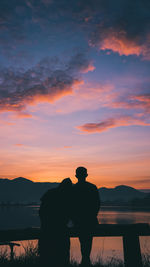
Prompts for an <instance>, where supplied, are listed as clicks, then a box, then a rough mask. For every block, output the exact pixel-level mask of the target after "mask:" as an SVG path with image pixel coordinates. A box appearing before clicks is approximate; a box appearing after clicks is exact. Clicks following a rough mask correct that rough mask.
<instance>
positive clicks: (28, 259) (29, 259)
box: [0, 243, 150, 267]
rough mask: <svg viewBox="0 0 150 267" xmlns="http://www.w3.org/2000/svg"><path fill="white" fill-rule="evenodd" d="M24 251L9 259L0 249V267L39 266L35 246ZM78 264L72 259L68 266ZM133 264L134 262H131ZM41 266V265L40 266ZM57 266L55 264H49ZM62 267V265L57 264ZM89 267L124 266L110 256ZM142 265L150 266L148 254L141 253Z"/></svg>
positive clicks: (30, 246)
mask: <svg viewBox="0 0 150 267" xmlns="http://www.w3.org/2000/svg"><path fill="white" fill-rule="evenodd" d="M24 250H25V253H22V254H21V255H20V256H18V257H14V260H12V261H11V260H10V251H9V250H8V249H5V250H3V251H2V250H0V266H1V267H40V263H39V255H38V248H37V246H33V244H32V243H31V244H30V243H29V244H28V246H26V247H24ZM78 266H80V265H79V264H78V263H76V262H75V261H74V260H71V263H70V265H69V266H68V267H78ZM133 266H134V263H133ZM42 267H43V266H42ZM51 267H57V266H51ZM59 267H64V266H59ZM91 267H124V264H123V262H122V261H121V260H119V259H117V258H115V257H112V258H110V259H108V261H107V262H103V261H102V260H101V259H97V260H96V262H94V263H93V264H92V265H91ZM143 267H150V255H149V254H144V255H143Z"/></svg>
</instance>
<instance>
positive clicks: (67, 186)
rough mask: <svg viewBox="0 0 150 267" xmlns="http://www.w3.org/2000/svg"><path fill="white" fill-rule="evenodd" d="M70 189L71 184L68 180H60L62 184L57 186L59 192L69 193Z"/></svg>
mask: <svg viewBox="0 0 150 267" xmlns="http://www.w3.org/2000/svg"><path fill="white" fill-rule="evenodd" d="M71 188H72V182H71V180H70V178H65V179H64V180H62V182H61V183H60V184H59V189H60V190H61V191H66V192H67V191H69V190H70V189H71Z"/></svg>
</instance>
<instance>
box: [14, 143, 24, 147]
mask: <svg viewBox="0 0 150 267" xmlns="http://www.w3.org/2000/svg"><path fill="white" fill-rule="evenodd" d="M15 146H18V147H22V146H24V145H23V144H15Z"/></svg>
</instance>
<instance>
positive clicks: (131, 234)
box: [0, 224, 150, 267]
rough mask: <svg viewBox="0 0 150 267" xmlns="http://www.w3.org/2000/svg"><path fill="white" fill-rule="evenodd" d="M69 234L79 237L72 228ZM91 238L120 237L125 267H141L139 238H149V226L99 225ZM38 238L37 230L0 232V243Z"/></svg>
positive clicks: (38, 231)
mask: <svg viewBox="0 0 150 267" xmlns="http://www.w3.org/2000/svg"><path fill="white" fill-rule="evenodd" d="M69 234H70V237H71V238H73V237H78V236H79V233H78V230H77V229H76V228H74V227H72V228H69ZM93 236H95V237H104V236H105V237H119V236H120V237H122V238H123V250H124V263H125V267H142V266H143V265H142V257H141V249H140V242H139V236H150V226H149V224H118V225H117V224H99V225H98V226H97V227H96V228H95V229H93ZM39 237H40V229H39V228H27V229H14V230H0V242H10V241H22V240H34V239H39ZM14 244H15V243H14ZM12 250H13V249H12Z"/></svg>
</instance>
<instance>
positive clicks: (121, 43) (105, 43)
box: [90, 29, 150, 60]
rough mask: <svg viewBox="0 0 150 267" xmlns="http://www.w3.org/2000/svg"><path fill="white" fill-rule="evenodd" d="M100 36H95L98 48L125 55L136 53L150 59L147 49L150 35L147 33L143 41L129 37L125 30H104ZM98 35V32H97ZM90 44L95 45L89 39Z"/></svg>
mask: <svg viewBox="0 0 150 267" xmlns="http://www.w3.org/2000/svg"><path fill="white" fill-rule="evenodd" d="M101 34H102V37H101V38H99V37H98V36H97V38H98V39H99V40H98V41H97V45H98V47H99V49H100V50H111V51H113V52H115V53H118V54H119V55H120V56H122V55H125V56H129V55H136V56H142V57H143V59H145V60H150V49H149V42H150V35H149V34H147V36H146V40H145V42H144V43H143V42H139V39H138V38H136V37H134V38H132V39H131V38H129V37H128V36H127V33H126V32H125V31H123V30H122V31H117V30H115V31H114V30H113V29H109V30H104V32H103V33H101V32H100V33H99V35H101ZM97 35H98V34H97ZM90 44H91V45H95V44H94V43H92V41H90Z"/></svg>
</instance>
